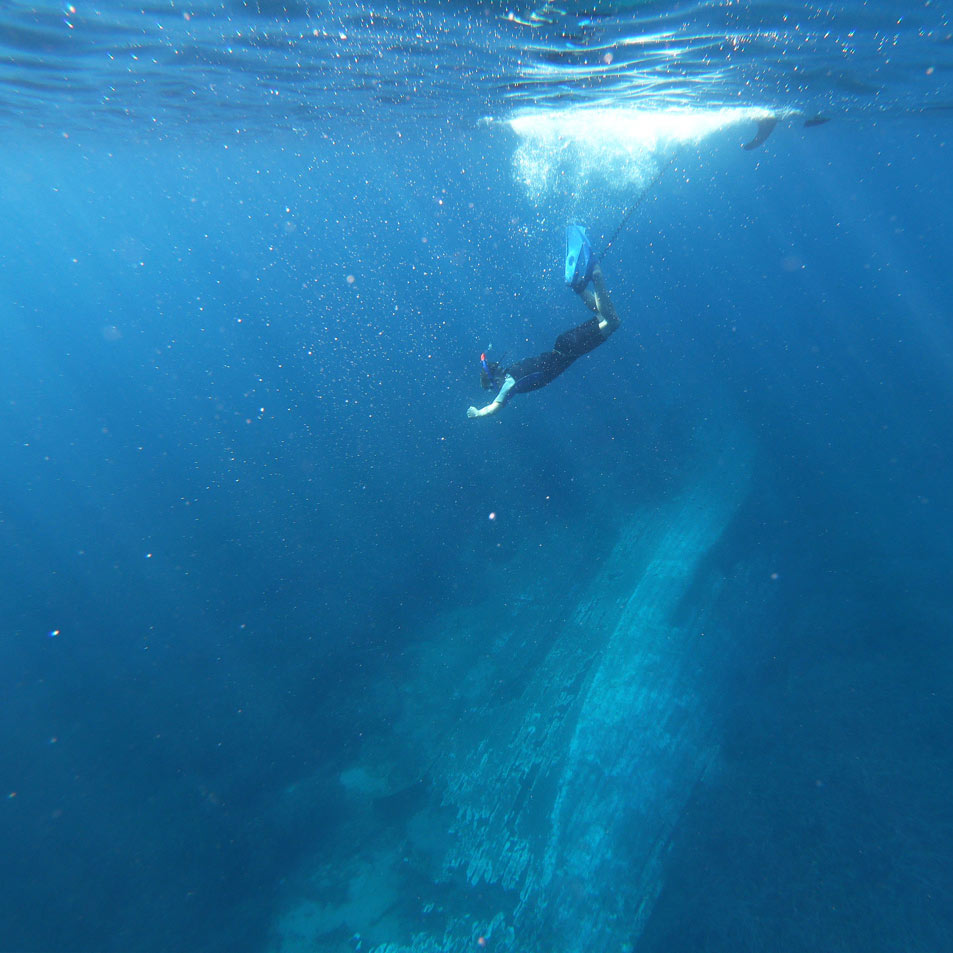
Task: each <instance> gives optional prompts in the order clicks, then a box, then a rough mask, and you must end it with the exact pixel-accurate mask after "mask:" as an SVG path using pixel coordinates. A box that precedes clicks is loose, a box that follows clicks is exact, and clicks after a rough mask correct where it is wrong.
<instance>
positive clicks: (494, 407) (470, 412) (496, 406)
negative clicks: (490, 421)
mask: <svg viewBox="0 0 953 953" xmlns="http://www.w3.org/2000/svg"><path fill="white" fill-rule="evenodd" d="M502 406H503V405H502V404H500V403H497V402H496V401H495V400H494V401H493V403H492V404H487V405H486V407H479V408H478V407H469V408H467V416H468V417H470V418H473V417H488V416H489V415H490V414H498V413H499V412H500V408H501V407H502Z"/></svg>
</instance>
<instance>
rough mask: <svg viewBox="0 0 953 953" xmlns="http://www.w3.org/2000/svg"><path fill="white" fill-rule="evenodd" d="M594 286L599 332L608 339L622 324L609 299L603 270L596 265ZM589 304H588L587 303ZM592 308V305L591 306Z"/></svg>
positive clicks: (593, 277) (593, 274) (593, 275)
mask: <svg viewBox="0 0 953 953" xmlns="http://www.w3.org/2000/svg"><path fill="white" fill-rule="evenodd" d="M592 284H593V286H594V287H595V292H594V293H593V295H592V297H593V299H594V300H595V304H596V307H595V312H596V314H597V315H598V316H599V330H600V331H601V332H602V336H603V337H604V338H607V337H608V336H609V335H610V334H612V332H613V331H615V330H616V329H617V328H618V327H619V325H620V324H621V323H622V320H621V319H620V317H619V315H618V314H617V313H616V310H615V305H613V303H612V299H611V298H610V297H609V289H608V288H607V287H606V279H605V278H604V277H603V275H602V269H601V268H600V267H599V264H598V262H597V263H596V267H595V270H594V271H593V272H592ZM586 303H587V304H588V302H586ZM590 307H591V305H590Z"/></svg>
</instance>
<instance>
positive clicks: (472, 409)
mask: <svg viewBox="0 0 953 953" xmlns="http://www.w3.org/2000/svg"><path fill="white" fill-rule="evenodd" d="M467 416H468V417H470V418H471V419H472V418H473V417H479V416H480V411H479V410H477V409H476V407H468V408H467Z"/></svg>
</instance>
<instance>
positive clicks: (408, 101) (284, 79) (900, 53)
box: [0, 0, 953, 135]
mask: <svg viewBox="0 0 953 953" xmlns="http://www.w3.org/2000/svg"><path fill="white" fill-rule="evenodd" d="M901 10H902V14H901V13H899V12H898V11H901ZM951 35H953V28H951V14H950V9H949V4H947V3H930V2H925V3H924V2H920V3H916V4H888V3H852V4H841V5H835V4H819V3H810V4H798V5H794V6H792V5H790V4H782V3H777V2H768V3H747V2H742V3H738V2H731V0H709V2H704V3H679V2H671V0H670V2H667V3H658V2H649V3H632V4H595V5H593V4H561V5H558V6H557V5H556V4H546V5H544V6H539V7H535V8H534V7H533V6H531V5H506V4H502V3H500V4H483V5H464V4H446V3H436V2H430V3H424V4H409V3H406V4H386V3H377V4H374V3H361V2H355V0H346V2H344V3H334V4H331V3H320V4H319V3H308V2H292V0H288V2H279V0H245V2H243V0H219V2H208V0H195V2H191V3H190V2H181V0H168V2H152V3H147V4H143V3H123V2H118V0H111V2H110V0H106V2H102V3H88V2H84V0H77V2H76V3H66V4H63V3H52V2H22V0H13V2H8V3H6V4H4V6H3V12H0V115H2V117H3V121H4V122H5V123H7V124H8V125H26V126H30V127H37V126H41V127H51V128H53V129H54V130H56V131H60V130H62V131H68V130H69V129H71V128H83V127H89V126H91V125H100V124H102V123H103V122H104V121H107V120H108V121H112V122H115V123H116V124H119V125H121V126H124V127H127V128H129V127H130V123H134V124H135V126H136V128H138V129H140V130H145V129H150V128H157V129H159V130H161V131H162V132H164V133H168V134H172V133H173V132H176V131H179V132H181V131H182V130H183V128H184V127H186V126H188V127H189V128H190V132H191V134H193V135H194V134H197V132H198V129H199V128H201V129H203V130H211V129H221V130H236V129H237V130H240V131H242V132H251V131H255V130H259V131H260V130H265V129H273V128H275V127H282V128H298V127H303V126H308V125H310V124H312V123H314V122H320V121H322V120H326V119H330V118H334V119H340V118H342V117H348V118H350V119H353V120H355V121H357V122H361V123H371V122H379V121H381V120H388V121H392V122H396V123H399V122H405V121H407V119H408V118H409V117H412V116H428V117H434V118H435V119H438V120H444V119H450V120H452V121H454V122H460V121H462V122H464V123H472V122H473V121H476V120H478V119H480V118H485V117H490V118H501V117H509V116H511V115H513V114H514V113H518V112H521V111H526V110H527V109H538V108H552V107H564V106H568V105H574V106H594V105H605V104H606V103H612V104H614V105H619V104H621V103H624V104H631V105H632V106H635V107H638V108H640V109H651V110H657V109H668V108H672V107H673V106H678V107H683V108H684V107H690V108H710V107H718V108H721V107H737V106H740V107H746V108H767V109H770V110H772V111H787V110H791V111H795V112H798V113H804V114H807V115H815V114H818V113H822V114H825V115H834V114H836V115H843V114H845V113H850V114H870V113H877V114H884V113H894V112H907V111H916V110H925V109H946V108H950V107H953V85H951V70H953V39H951Z"/></svg>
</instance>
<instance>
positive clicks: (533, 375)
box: [467, 225, 621, 418]
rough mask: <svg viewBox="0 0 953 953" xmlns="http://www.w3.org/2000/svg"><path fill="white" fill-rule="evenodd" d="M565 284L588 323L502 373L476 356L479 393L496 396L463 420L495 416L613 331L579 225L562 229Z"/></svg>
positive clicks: (608, 303) (612, 314)
mask: <svg viewBox="0 0 953 953" xmlns="http://www.w3.org/2000/svg"><path fill="white" fill-rule="evenodd" d="M566 284H567V285H568V286H569V287H570V288H571V289H572V290H573V291H574V292H575V293H576V294H578V295H579V297H580V298H581V299H582V301H583V303H584V304H585V305H586V307H588V308H589V310H590V311H592V312H593V314H594V317H592V318H590V319H589V320H588V321H584V322H583V323H582V324H580V325H577V326H576V327H574V328H572V329H571V330H569V331H565V332H563V333H562V334H560V335H559V337H558V338H556V341H555V343H554V344H553V349H552V350H551V351H544V352H543V353H542V354H537V355H535V356H534V357H526V358H523V360H521V361H517V362H516V363H515V364H509V365H507V366H506V367H504V366H503V365H502V364H500V363H499V362H497V361H489V360H488V359H487V356H486V353H483V354H481V355H480V382H481V384H482V386H483V389H484V390H496V391H497V395H496V397H494V398H493V400H492V401H490V403H489V404H487V405H486V406H485V407H480V408H478V407H474V406H471V407H470V408H468V410H467V417H470V418H475V417H488V416H490V415H492V414H496V413H499V411H500V410H501V409H502V408H503V407H504V406H505V405H506V403H507V402H508V401H509V400H510V398H511V397H512V396H513V395H514V394H528V393H529V392H530V391H534V390H539V388H541V387H545V386H546V385H547V384H549V383H551V382H552V381H554V380H555V379H556V378H557V377H559V375H560V374H562V372H563V371H565V370H566V369H567V368H568V367H569V366H570V365H571V364H572V363H574V362H575V361H576V360H578V359H579V358H580V357H582V356H583V355H585V354H588V353H589V352H590V351H592V350H595V348H597V347H598V346H599V345H600V344H602V343H603V342H604V341H605V340H606V339H607V338H608V337H609V336H610V335H612V334H613V333H614V332H615V331H616V330H618V327H619V325H620V324H621V320H620V318H619V315H618V314H617V313H616V310H615V307H614V305H613V304H612V299H611V298H610V297H609V291H608V289H607V287H606V282H605V278H604V277H603V274H602V269H601V268H600V267H599V260H598V258H597V257H596V255H595V253H594V252H593V249H592V245H591V243H590V242H589V238H588V237H587V235H586V230H585V229H584V228H583V227H582V226H580V225H569V226H567V227H566ZM590 285H591V287H590Z"/></svg>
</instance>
